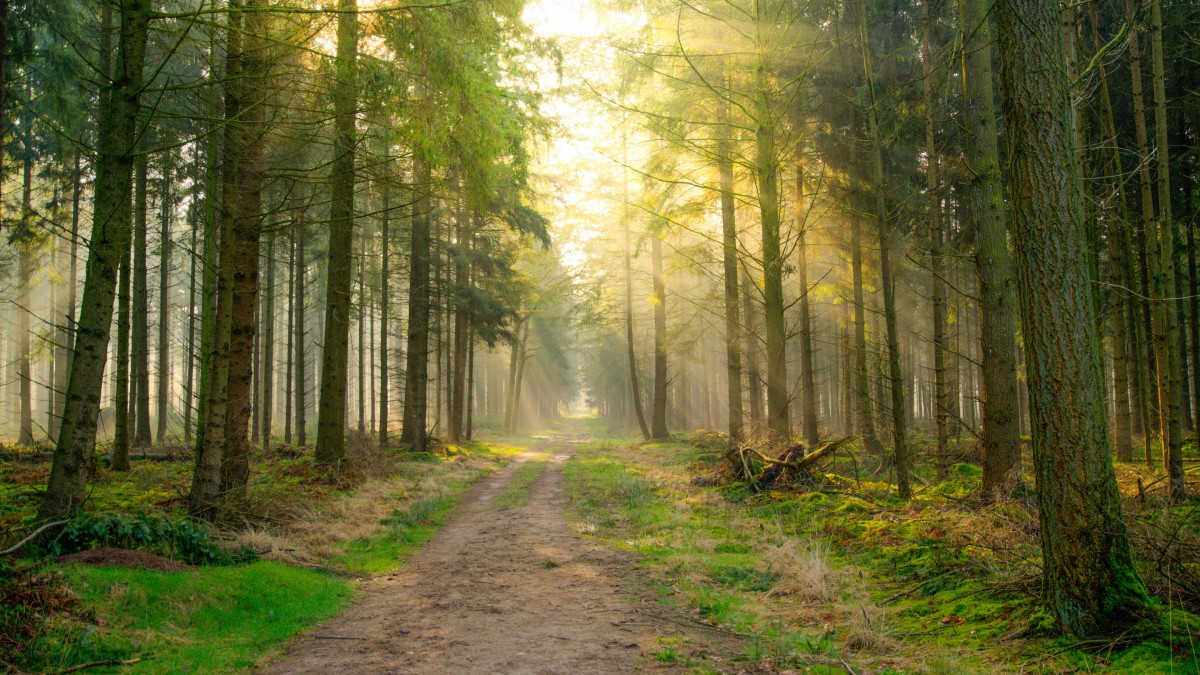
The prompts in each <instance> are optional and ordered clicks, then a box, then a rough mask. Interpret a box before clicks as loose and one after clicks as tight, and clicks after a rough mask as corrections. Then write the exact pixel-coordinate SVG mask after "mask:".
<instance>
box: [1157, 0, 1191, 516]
mask: <svg viewBox="0 0 1200 675" xmlns="http://www.w3.org/2000/svg"><path fill="white" fill-rule="evenodd" d="M1162 32H1163V18H1162V0H1150V52H1151V61H1152V69H1153V73H1154V136H1155V142H1154V145H1155V152H1154V156H1155V159H1156V160H1157V173H1158V247H1159V266H1160V269H1161V281H1159V282H1158V284H1157V285H1159V286H1161V292H1162V295H1161V297H1162V298H1166V299H1167V306H1166V307H1163V308H1162V313H1163V314H1164V315H1165V319H1166V321H1165V322H1164V328H1165V330H1166V333H1167V334H1166V336H1165V340H1163V343H1164V344H1163V345H1162V349H1163V350H1164V351H1165V356H1166V365H1167V372H1168V376H1167V381H1168V388H1167V394H1168V398H1167V400H1166V401H1165V402H1164V401H1163V399H1162V395H1161V393H1160V396H1159V414H1160V415H1162V414H1163V413H1164V411H1165V413H1166V416H1165V417H1164V418H1163V421H1162V423H1161V426H1162V428H1163V429H1167V433H1164V434H1163V444H1162V453H1163V467H1164V468H1165V469H1166V471H1167V493H1168V494H1169V495H1170V499H1171V500H1172V501H1180V500H1182V499H1184V498H1185V497H1186V496H1187V478H1186V476H1184V474H1183V424H1182V421H1183V417H1184V415H1185V410H1184V407H1183V398H1184V396H1183V392H1184V389H1185V388H1186V384H1185V381H1184V376H1183V373H1184V367H1183V352H1184V349H1183V347H1184V345H1181V344H1180V342H1179V333H1180V321H1179V319H1180V317H1179V314H1180V311H1181V310H1182V304H1181V303H1180V301H1179V300H1178V299H1177V296H1178V293H1176V277H1175V255H1176V254H1175V238H1176V237H1177V236H1178V235H1177V233H1176V231H1175V226H1174V223H1173V222H1172V219H1171V166H1170V161H1169V160H1170V143H1169V142H1168V138H1167V131H1168V129H1167V90H1166V73H1165V70H1164V67H1163V39H1162ZM1160 379H1161V364H1160ZM1160 392H1161V385H1160Z"/></svg>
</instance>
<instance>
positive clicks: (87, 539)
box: [46, 514, 254, 565]
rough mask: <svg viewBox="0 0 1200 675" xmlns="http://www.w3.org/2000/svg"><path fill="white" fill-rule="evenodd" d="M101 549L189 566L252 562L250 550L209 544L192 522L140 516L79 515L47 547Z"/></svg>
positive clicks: (54, 550)
mask: <svg viewBox="0 0 1200 675" xmlns="http://www.w3.org/2000/svg"><path fill="white" fill-rule="evenodd" d="M100 546H111V547H114V548H126V549H140V550H145V551H150V552H153V553H157V554H160V555H164V556H167V557H169V558H174V559H176V560H182V561H183V562H186V563H189V564H192V565H229V564H233V563H237V562H246V561H248V560H251V559H253V557H254V553H253V551H248V550H242V551H238V552H236V553H230V552H229V551H226V550H225V549H223V548H221V547H220V546H218V545H217V544H216V543H214V542H213V541H212V538H211V535H210V533H209V530H208V527H207V526H206V525H204V524H202V523H198V522H196V521H193V520H188V519H179V520H171V519H167V518H160V517H156V516H149V515H146V514H140V515H137V516H125V515H118V514H80V515H78V516H76V517H74V518H72V519H71V521H70V522H68V523H67V524H66V526H65V527H64V528H63V531H62V534H61V535H60V536H59V537H57V538H56V539H55V540H54V541H53V542H51V543H50V544H49V545H48V546H47V547H46V552H47V553H49V554H50V555H54V556H58V555H66V554H69V553H75V552H77V551H86V550H89V549H93V548H97V547H100Z"/></svg>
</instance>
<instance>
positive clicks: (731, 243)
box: [717, 99, 744, 448]
mask: <svg viewBox="0 0 1200 675" xmlns="http://www.w3.org/2000/svg"><path fill="white" fill-rule="evenodd" d="M717 105H718V109H717V115H718V121H719V122H720V123H721V124H720V126H719V127H718V131H717V134H718V136H717V174H718V180H719V181H720V189H721V256H722V261H723V262H724V265H725V277H724V279H723V282H724V288H725V374H726V380H725V382H726V395H727V396H728V399H729V400H728V413H729V415H728V416H729V447H730V448H735V447H737V446H738V445H739V444H740V443H741V441H742V438H743V433H744V430H743V424H744V422H743V419H742V353H741V342H742V328H741V324H740V323H739V317H738V269H737V267H738V265H737V255H738V251H737V245H738V241H737V217H736V211H735V210H734V203H733V197H734V194H733V155H732V150H733V149H732V147H731V143H730V140H729V138H728V136H729V135H730V134H731V133H732V131H733V130H732V129H731V128H730V127H729V123H728V120H729V103H728V102H727V101H725V100H724V99H721V101H720V102H718V104H717Z"/></svg>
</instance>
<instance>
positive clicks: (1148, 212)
mask: <svg viewBox="0 0 1200 675" xmlns="http://www.w3.org/2000/svg"><path fill="white" fill-rule="evenodd" d="M1125 16H1126V21H1127V22H1128V23H1129V25H1131V26H1134V25H1135V24H1134V21H1135V19H1136V13H1135V10H1134V2H1133V0H1126V3H1125ZM1138 42H1139V41H1138V31H1137V28H1136V26H1135V27H1134V28H1133V29H1132V30H1131V31H1130V33H1129V68H1130V73H1131V76H1132V94H1133V121H1134V128H1135V130H1136V133H1137V144H1138V182H1139V186H1140V188H1141V193H1140V196H1141V204H1142V218H1141V223H1140V226H1139V230H1140V237H1139V239H1140V241H1139V243H1140V246H1139V248H1140V251H1139V253H1141V256H1142V268H1141V273H1142V288H1143V289H1145V290H1146V291H1147V294H1148V295H1149V296H1150V298H1151V300H1150V303H1149V306H1150V308H1151V309H1150V314H1151V316H1152V317H1153V318H1152V321H1150V322H1148V323H1146V324H1145V325H1146V330H1145V335H1146V336H1147V337H1148V339H1149V340H1151V341H1152V343H1153V354H1154V363H1155V371H1156V378H1155V384H1156V393H1157V406H1156V407H1157V410H1156V411H1155V413H1156V414H1157V415H1158V417H1156V418H1154V419H1155V422H1156V429H1155V431H1157V432H1158V433H1159V434H1161V436H1160V440H1161V441H1162V446H1163V448H1166V447H1167V446H1168V445H1169V444H1168V443H1167V437H1168V436H1169V435H1170V434H1169V430H1170V425H1169V424H1167V417H1168V416H1169V406H1168V405H1166V403H1165V401H1167V400H1169V399H1170V398H1171V395H1170V368H1169V365H1168V358H1167V356H1166V354H1165V353H1164V350H1165V348H1166V341H1167V333H1168V332H1169V331H1168V329H1167V328H1166V327H1165V320H1166V315H1167V313H1166V312H1164V311H1163V310H1164V303H1163V301H1162V298H1164V297H1166V296H1164V295H1163V292H1164V290H1163V288H1162V286H1161V280H1162V277H1161V276H1160V275H1161V269H1160V263H1159V258H1160V256H1161V252H1160V251H1159V249H1158V246H1151V245H1150V235H1151V233H1152V232H1155V225H1154V188H1153V187H1152V186H1153V183H1152V182H1151V180H1150V137H1149V134H1148V133H1147V131H1146V99H1145V95H1144V94H1143V89H1142V60H1141V49H1140V46H1139V44H1138ZM1150 275H1153V277H1154V278H1153V281H1152V280H1151V279H1150ZM1149 350H1150V345H1147V351H1148V352H1149ZM1147 398H1149V397H1147ZM1150 436H1151V431H1150V430H1147V432H1146V465H1147V466H1150V467H1152V466H1153V460H1152V455H1151V452H1150Z"/></svg>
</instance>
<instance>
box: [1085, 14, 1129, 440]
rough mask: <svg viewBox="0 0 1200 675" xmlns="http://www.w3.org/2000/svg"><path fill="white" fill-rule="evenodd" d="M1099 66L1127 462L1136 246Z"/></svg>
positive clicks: (1116, 359)
mask: <svg viewBox="0 0 1200 675" xmlns="http://www.w3.org/2000/svg"><path fill="white" fill-rule="evenodd" d="M1088 11H1089V12H1090V16H1091V24H1092V38H1093V42H1094V43H1095V47H1096V50H1097V51H1100V50H1101V49H1102V48H1103V46H1104V44H1103V42H1102V41H1101V39H1100V29H1099V21H1098V19H1097V12H1096V6H1095V4H1091V5H1088ZM1097 70H1098V72H1099V74H1100V103H1101V114H1100V122H1101V128H1102V131H1103V133H1104V136H1105V145H1107V146H1108V149H1109V153H1108V156H1107V157H1104V158H1102V160H1101V161H1102V162H1103V165H1104V166H1105V168H1106V170H1107V173H1108V175H1109V176H1110V177H1111V181H1112V183H1111V187H1108V186H1105V187H1104V188H1103V189H1104V193H1103V196H1102V198H1101V199H1100V212H1101V214H1102V217H1103V218H1104V221H1105V223H1106V225H1107V236H1106V238H1107V240H1108V242H1107V243H1108V264H1109V274H1110V276H1111V277H1112V286H1111V292H1110V293H1109V303H1110V307H1109V320H1110V325H1111V332H1112V336H1111V339H1110V342H1111V344H1112V359H1113V392H1114V394H1113V414H1114V417H1115V424H1114V426H1113V440H1114V443H1115V445H1116V451H1117V458H1118V459H1120V460H1121V461H1123V462H1132V461H1133V439H1132V434H1131V433H1130V420H1131V408H1130V389H1131V387H1130V384H1131V383H1130V375H1131V374H1132V373H1133V368H1132V364H1133V359H1131V358H1130V354H1129V353H1128V351H1129V350H1128V349H1127V348H1128V346H1129V344H1130V340H1129V335H1128V330H1127V329H1128V328H1129V321H1128V317H1129V308H1130V307H1131V306H1132V304H1133V303H1132V298H1129V302H1127V301H1126V293H1128V292H1129V291H1128V290H1126V289H1129V288H1131V287H1133V286H1134V283H1133V281H1132V280H1131V275H1132V272H1133V270H1132V269H1131V267H1132V265H1130V264H1129V263H1130V262H1131V260H1130V257H1129V256H1130V253H1131V251H1132V248H1131V245H1130V241H1129V236H1128V232H1127V230H1126V226H1127V224H1126V223H1125V221H1124V216H1125V214H1126V213H1127V208H1128V205H1127V203H1126V200H1125V186H1124V182H1123V180H1122V178H1121V177H1122V176H1124V175H1125V172H1124V169H1123V168H1122V162H1121V142H1120V137H1119V136H1118V135H1117V128H1116V123H1115V120H1114V117H1113V107H1112V98H1111V96H1110V94H1109V88H1108V71H1107V68H1106V66H1105V62H1104V60H1103V59H1100V60H1099V61H1098V62H1097ZM1104 173H1105V171H1101V172H1100V174H1101V175H1103V174H1104Z"/></svg>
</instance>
